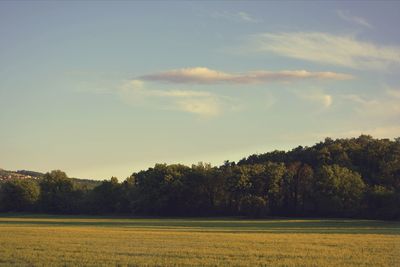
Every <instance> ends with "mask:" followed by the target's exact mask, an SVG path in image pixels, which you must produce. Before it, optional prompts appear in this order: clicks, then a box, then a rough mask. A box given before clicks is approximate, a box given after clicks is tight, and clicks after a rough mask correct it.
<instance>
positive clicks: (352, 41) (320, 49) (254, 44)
mask: <svg viewBox="0 0 400 267" xmlns="http://www.w3.org/2000/svg"><path fill="white" fill-rule="evenodd" d="M249 42H250V44H249V46H250V47H249V49H251V50H254V51H256V52H260V53H264V52H272V53H276V54H279V55H282V56H286V57H290V58H296V59H302V60H307V61H312V62H318V63H325V64H332V65H338V66H345V67H351V68H356V69H384V68H387V67H388V66H390V65H392V64H397V65H398V64H400V47H399V46H383V45H380V46H378V45H375V44H373V43H369V42H364V41H360V40H357V39H356V38H355V37H353V36H340V35H333V34H329V33H323V32H286V33H264V34H256V35H253V36H251V37H250V39H249Z"/></svg>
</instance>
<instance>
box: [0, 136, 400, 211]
mask: <svg viewBox="0 0 400 267" xmlns="http://www.w3.org/2000/svg"><path fill="white" fill-rule="evenodd" d="M0 201H1V202H0V209H1V210H2V211H7V212H8V211H24V212H46V213H68V214H71V213H82V214H132V215H156V216H238V215H239V216H251V217H263V216H296V217H298V216H313V217H316V216H319V217H320V216H322V217H325V216H327V217H333V216H335V217H357V218H381V219H398V218H400V138H397V139H395V140H389V139H374V138H372V137H371V136H366V135H362V136H360V137H358V138H351V139H337V140H332V139H330V138H326V139H325V141H324V142H320V143H318V144H316V145H314V146H312V147H301V146H299V147H297V148H295V149H293V150H291V151H288V152H285V151H273V152H270V153H266V154H259V155H251V156H249V157H248V158H244V159H242V160H240V161H239V162H238V163H235V162H229V161H226V162H225V163H224V164H223V165H222V166H219V167H213V166H211V165H210V164H203V163H199V164H197V165H192V166H191V167H188V166H185V165H181V164H173V165H166V164H156V165H155V166H154V167H153V168H149V169H148V170H144V171H140V172H137V173H133V174H132V175H131V176H130V177H129V178H127V179H126V180H125V181H123V182H118V179H117V178H115V177H112V178H111V179H110V180H105V181H103V182H102V183H101V184H100V185H98V186H96V187H94V188H89V187H88V186H85V184H82V183H81V184H79V183H77V182H76V180H73V179H70V178H68V177H67V176H66V174H65V173H64V172H62V171H52V172H49V173H46V174H45V175H44V176H43V177H42V178H40V179H37V180H30V179H25V180H10V181H7V182H5V183H3V184H2V185H1V188H0Z"/></svg>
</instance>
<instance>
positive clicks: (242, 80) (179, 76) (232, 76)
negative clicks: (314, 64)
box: [139, 67, 353, 84]
mask: <svg viewBox="0 0 400 267" xmlns="http://www.w3.org/2000/svg"><path fill="white" fill-rule="evenodd" d="M352 78H353V77H352V76H351V75H348V74H343V73H336V72H309V71H306V70H294V71H290V70H285V71H275V72H274V71H265V70H260V71H251V72H246V73H238V74H236V73H227V72H222V71H216V70H212V69H209V68H205V67H195V68H183V69H175V70H169V71H165V72H159V73H154V74H148V75H143V76H141V77H139V79H141V80H146V81H157V82H167V83H194V84H216V83H229V84H252V83H267V82H282V81H283V82H288V81H296V80H310V79H316V80H348V79H352Z"/></svg>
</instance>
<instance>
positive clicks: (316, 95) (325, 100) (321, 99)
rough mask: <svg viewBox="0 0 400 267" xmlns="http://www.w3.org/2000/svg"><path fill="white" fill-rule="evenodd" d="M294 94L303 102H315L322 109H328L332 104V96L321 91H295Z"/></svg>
mask: <svg viewBox="0 0 400 267" xmlns="http://www.w3.org/2000/svg"><path fill="white" fill-rule="evenodd" d="M295 94H296V95H297V96H298V97H299V98H302V99H304V100H307V101H311V102H315V103H317V104H319V105H322V106H323V107H324V108H329V107H330V106H331V105H332V103H333V96H332V95H330V94H327V93H325V92H324V91H322V90H314V89H312V90H297V91H295Z"/></svg>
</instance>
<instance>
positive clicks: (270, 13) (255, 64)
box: [0, 1, 400, 179]
mask: <svg viewBox="0 0 400 267" xmlns="http://www.w3.org/2000/svg"><path fill="white" fill-rule="evenodd" d="M399 13H400V2H389V1H388V2H378V1H377V2H372V1H368V2H359V1H354V2H350V1H348V2H342V1H340V2H336V3H335V2H258V1H254V2H183V1H179V2H115V1H113V2H91V1H87V2H78V1H73V2H47V1H45V2H39V1H37V2H22V1H21V2H15V1H1V2H0V26H1V27H0V36H1V42H0V125H1V131H0V151H1V153H0V164H1V165H0V168H4V169H10V170H17V169H29V170H35V171H43V172H45V171H49V170H52V169H61V170H63V171H65V172H66V173H67V174H68V175H69V176H72V177H82V178H96V179H106V178H109V177H111V176H117V177H119V178H120V179H124V178H125V177H127V176H129V175H130V174H131V173H132V172H133V171H138V170H140V169H145V168H148V167H151V166H153V165H154V164H155V163H157V162H160V163H163V162H166V163H184V164H191V163H197V162H198V161H204V162H211V163H212V164H222V163H223V161H224V160H235V161H236V160H239V159H240V158H242V157H245V156H248V155H249V154H253V153H257V152H258V153H262V152H266V151H270V150H274V149H290V148H293V147H295V146H298V145H312V144H314V143H316V142H318V141H320V140H323V139H324V138H325V137H328V136H329V137H332V138H339V137H353V136H358V135H360V134H361V133H363V134H370V135H372V136H373V137H378V138H394V137H398V136H400V104H399V103H400V85H399V81H400V75H399V74H400V34H399V29H398V25H400V16H399Z"/></svg>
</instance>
